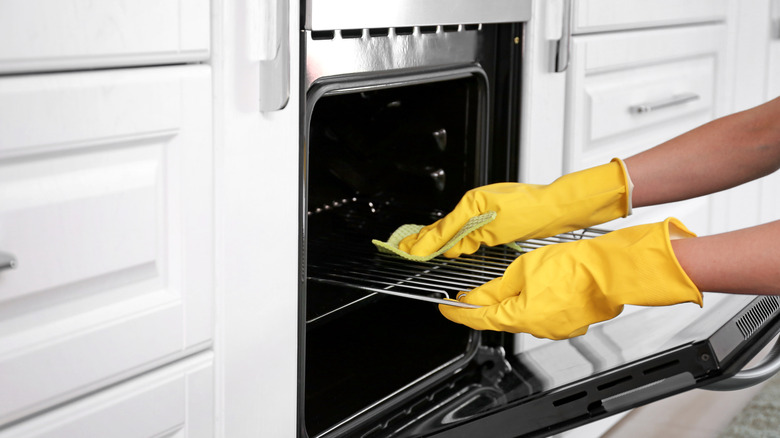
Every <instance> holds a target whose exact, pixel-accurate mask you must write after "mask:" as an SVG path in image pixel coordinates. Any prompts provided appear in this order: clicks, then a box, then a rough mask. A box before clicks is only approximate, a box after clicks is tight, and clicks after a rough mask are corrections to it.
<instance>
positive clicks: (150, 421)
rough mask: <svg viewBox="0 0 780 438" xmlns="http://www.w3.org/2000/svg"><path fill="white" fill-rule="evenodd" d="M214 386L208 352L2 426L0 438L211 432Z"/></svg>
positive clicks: (120, 437) (196, 434)
mask: <svg viewBox="0 0 780 438" xmlns="http://www.w3.org/2000/svg"><path fill="white" fill-rule="evenodd" d="M213 388H214V384H213V365H212V355H211V354H208V353H207V354H203V355H201V356H198V357H195V358H192V359H188V360H186V361H184V362H182V363H178V364H175V365H172V366H169V367H166V368H164V369H162V370H160V371H156V372H154V373H151V374H149V375H145V376H142V377H140V378H137V379H134V380H131V381H129V382H126V383H122V384H121V385H117V386H116V387H113V388H110V389H107V390H105V391H103V392H100V393H97V394H95V395H92V396H89V397H87V398H85V399H82V400H79V401H77V402H74V403H71V404H69V405H66V406H64V407H61V408H58V409H55V410H52V411H50V412H47V413H45V414H43V415H40V416H38V417H34V418H32V419H30V420H29V421H26V422H24V423H21V424H19V425H17V426H14V427H10V428H8V429H5V430H0V438H22V437H24V438H32V437H36V438H46V437H51V438H54V437H82V438H90V437H95V438H102V437H116V438H123V437H127V438H131V437H152V436H156V437H168V436H186V437H189V438H196V437H211V436H214V403H213V397H214V389H213Z"/></svg>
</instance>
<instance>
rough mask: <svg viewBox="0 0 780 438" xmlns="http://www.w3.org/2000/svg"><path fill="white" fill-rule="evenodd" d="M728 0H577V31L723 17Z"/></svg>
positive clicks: (695, 21) (680, 22)
mask: <svg viewBox="0 0 780 438" xmlns="http://www.w3.org/2000/svg"><path fill="white" fill-rule="evenodd" d="M728 3H729V2H728V0H685V1H679V0H576V1H574V2H573V4H574V8H575V9H574V17H575V19H574V23H575V24H574V32H575V33H586V32H600V31H606V30H619V29H637V28H646V27H655V26H665V25H674V24H684V23H702V22H713V21H724V20H725V19H726V16H727V13H728V6H729V5H728Z"/></svg>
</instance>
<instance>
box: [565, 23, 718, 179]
mask: <svg viewBox="0 0 780 438" xmlns="http://www.w3.org/2000/svg"><path fill="white" fill-rule="evenodd" d="M724 31H725V28H724V26H723V25H710V26H695V27H692V28H679V29H663V30H647V31H635V32H626V33H624V34H608V35H594V36H582V37H576V38H575V42H574V51H573V55H572V59H573V61H572V66H573V68H572V71H571V73H570V76H569V78H568V80H569V89H570V90H571V91H570V93H569V98H568V101H567V111H568V114H567V126H568V132H569V136H568V138H567V142H566V148H565V150H566V151H565V156H566V167H567V170H576V169H582V168H585V167H590V166H593V165H597V164H602V163H604V162H607V161H609V160H610V159H611V158H612V157H622V158H625V157H628V156H631V155H634V154H636V153H638V152H641V151H643V150H645V149H648V148H651V147H653V146H655V145H657V144H660V143H662V142H664V141H666V140H668V139H670V138H672V137H675V136H677V135H679V134H682V133H683V132H685V131H688V130H690V129H693V128H695V127H696V126H699V125H701V124H703V123H706V122H708V121H709V120H711V119H713V118H714V117H716V116H718V115H720V114H721V113H722V108H723V103H722V102H721V101H722V99H718V98H717V96H716V94H715V93H716V90H722V89H723V88H724V79H723V76H724V75H723V70H724V66H723V60H724V56H723V53H722V52H723V50H724V47H725V44H723V36H722V34H723V33H724ZM675 44H676V47H673V46H674V45H675ZM670 47H671V48H670Z"/></svg>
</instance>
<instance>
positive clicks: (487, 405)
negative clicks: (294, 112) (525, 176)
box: [297, 0, 780, 437]
mask: <svg viewBox="0 0 780 438" xmlns="http://www.w3.org/2000/svg"><path fill="white" fill-rule="evenodd" d="M302 8H303V10H304V14H303V17H302V20H303V25H302V27H303V29H302V33H303V38H302V46H301V54H302V60H301V64H302V71H301V78H302V79H301V83H300V84H299V86H300V87H301V88H300V91H301V92H300V95H301V96H302V97H301V98H302V103H301V108H304V110H302V114H301V127H302V128H301V142H300V146H301V149H300V150H301V158H300V163H302V164H301V169H300V170H301V173H300V181H301V184H300V212H301V213H300V248H299V255H300V266H299V276H300V278H299V325H298V329H299V335H298V343H299V346H298V357H299V361H298V367H299V369H298V376H299V379H298V381H299V385H298V414H297V418H298V431H299V436H301V437H416V436H453V437H454V436H463V437H473V436H491V437H502V436H506V437H516V436H548V435H550V434H553V433H557V432H560V431H564V430H567V429H570V428H573V427H576V426H579V425H582V424H586V423H589V422H592V421H595V420H598V419H601V418H604V417H607V416H610V415H613V414H616V413H619V412H623V411H625V410H628V409H631V408H634V407H637V406H640V405H643V404H646V403H649V402H652V401H655V400H658V399H660V398H664V397H667V396H670V395H673V394H677V393H680V392H683V391H686V390H689V389H692V388H699V387H711V388H713V389H735V388H738V387H743V386H747V385H750V384H754V383H756V382H758V381H761V380H763V379H765V378H767V377H768V376H771V375H772V374H773V373H774V371H776V367H777V365H776V364H775V362H774V361H772V360H771V359H775V358H776V357H777V356H778V355H779V354H780V350H778V348H775V350H773V352H772V353H771V354H770V360H768V361H767V362H766V363H764V364H762V365H760V366H759V367H758V369H754V370H750V371H747V372H746V371H741V372H739V370H740V368H741V367H742V366H744V364H745V363H746V362H747V360H748V359H749V358H751V357H752V356H753V355H755V354H756V353H757V352H758V350H760V349H761V348H762V347H763V346H764V345H766V344H767V343H768V342H769V341H770V340H771V339H772V338H773V337H774V336H775V335H776V334H777V333H778V331H780V298H778V297H753V296H725V295H711V296H709V297H708V299H707V301H706V306H705V308H704V309H699V308H698V307H696V306H692V305H688V306H686V305H679V306H673V307H670V308H664V309H659V308H647V309H639V310H636V311H633V312H630V313H628V314H626V315H622V316H619V317H618V318H616V319H614V320H612V321H608V322H605V323H602V324H598V325H595V326H593V327H592V328H591V329H590V331H589V332H588V334H586V335H584V336H581V337H577V338H573V339H570V340H566V341H556V342H540V343H534V344H533V345H528V344H527V343H523V342H519V341H518V338H517V337H516V336H512V335H508V334H501V333H493V332H478V331H473V330H470V329H468V328H466V327H463V326H459V325H457V324H454V323H451V322H449V321H447V320H446V319H444V318H443V317H442V316H441V315H440V314H439V313H438V310H437V308H436V305H435V304H432V303H428V302H425V301H424V300H426V299H429V300H431V301H435V300H436V299H440V298H442V297H451V298H452V297H454V296H455V294H456V293H457V292H458V291H460V290H468V289H471V288H473V287H476V286H478V285H480V284H482V283H484V282H486V281H488V280H490V279H492V278H495V277H497V276H500V275H501V273H502V272H503V269H504V268H505V267H506V266H507V265H508V264H509V263H511V261H512V260H514V258H516V257H518V256H520V254H521V253H519V252H516V251H514V250H510V249H505V248H483V249H481V250H480V251H479V252H477V253H476V254H474V255H468V256H462V257H460V258H458V259H453V260H449V259H444V258H437V259H434V260H431V261H430V262H425V263H417V262H408V261H405V260H401V259H400V258H397V257H394V256H390V255H387V254H382V253H379V252H378V251H377V250H376V248H375V247H374V246H373V245H372V243H371V240H372V239H375V238H378V239H382V240H384V239H386V238H387V237H388V236H389V235H390V233H392V231H393V230H394V229H395V228H396V227H398V226H399V225H401V224H407V223H418V224H427V223H430V222H433V221H435V220H436V219H437V218H439V217H441V216H442V215H443V214H445V213H446V212H447V211H449V210H450V209H451V208H452V207H453V206H454V205H455V204H456V203H457V201H458V200H459V199H460V196H461V195H462V194H463V193H464V192H465V191H466V190H468V189H470V188H472V187H475V186H478V185H483V184H487V183H491V182H498V181H511V180H517V179H518V177H519V176H518V168H519V165H520V163H519V160H520V154H519V148H520V146H521V145H520V132H519V130H520V126H521V123H520V122H521V120H522V118H523V114H522V113H521V107H522V106H521V102H522V99H523V96H522V94H521V90H522V84H523V77H522V73H521V72H522V68H521V67H522V63H523V54H524V44H523V43H524V29H525V26H526V25H527V22H528V20H529V19H530V17H531V2H530V1H511V0H492V1H485V2H474V1H448V2H444V1H435V0H424V1H421V0H418V1H412V0H403V1H396V2H392V3H390V2H386V3H384V4H381V5H373V4H372V5H371V6H370V7H369V6H367V4H366V2H356V1H350V0H319V1H318V0H309V1H307V2H305V4H303V5H302ZM604 232H606V231H604V230H598V229H588V230H581V231H578V232H573V233H568V234H565V235H561V236H556V237H553V238H549V239H542V240H536V241H529V242H522V243H521V244H520V245H521V247H523V250H533V249H534V248H537V247H539V246H541V245H548V244H554V243H557V242H563V241H570V240H576V239H588V238H592V237H595V236H597V235H600V234H602V233H604ZM409 295H414V296H417V297H418V298H421V299H418V300H411V299H408V296H409Z"/></svg>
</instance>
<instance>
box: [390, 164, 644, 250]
mask: <svg viewBox="0 0 780 438" xmlns="http://www.w3.org/2000/svg"><path fill="white" fill-rule="evenodd" d="M629 186H630V183H629V178H628V175H627V173H626V172H625V168H624V166H623V164H622V162H621V161H620V160H619V159H615V160H613V161H612V162H610V163H608V164H604V165H601V166H598V167H594V168H591V169H587V170H582V171H579V172H574V173H570V174H568V175H564V176H562V177H560V178H558V179H557V180H555V181H554V182H552V183H551V184H549V185H534V184H522V183H498V184H491V185H487V186H483V187H478V188H475V189H472V190H469V191H468V192H466V194H465V195H464V196H463V198H462V199H461V200H460V202H459V203H458V205H457V206H456V207H455V208H454V209H453V210H452V212H450V213H449V214H447V215H446V216H445V217H444V218H442V219H440V220H438V221H436V222H434V223H433V224H431V225H428V226H426V227H424V228H423V229H421V230H420V231H419V232H418V233H416V234H413V235H410V236H408V237H406V238H405V239H403V240H402V241H401V242H400V244H399V245H398V248H399V249H400V250H401V251H404V252H406V253H408V254H412V255H414V256H426V255H428V254H432V253H434V252H436V251H438V250H439V249H440V248H442V247H443V246H444V245H445V244H446V243H447V242H448V241H450V240H451V239H452V238H453V236H455V235H456V234H457V233H458V231H460V229H461V228H462V227H463V226H464V224H466V223H467V222H468V220H469V219H471V218H472V217H475V216H479V215H482V214H485V213H488V212H490V211H495V212H496V218H495V219H494V220H493V221H492V222H489V223H487V224H485V225H483V226H482V227H480V228H478V229H476V230H474V231H472V232H470V233H469V234H467V235H466V236H465V237H464V238H463V239H461V240H460V241H458V243H456V244H455V245H454V246H453V247H452V248H450V249H449V250H447V251H446V252H445V253H444V256H445V257H457V256H459V255H461V254H471V253H473V252H474V251H476V250H477V249H478V248H479V246H480V245H481V244H485V245H488V246H495V245H500V244H504V243H509V242H513V241H517V240H527V239H534V238H541V237H549V236H553V235H556V234H560V233H563V232H567V231H572V230H578V229H580V228H585V227H589V226H592V225H596V224H600V223H603V222H607V221H609V220H612V219H616V218H618V217H625V216H627V215H628V214H630V211H631V208H630V207H631V203H630V188H629Z"/></svg>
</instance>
